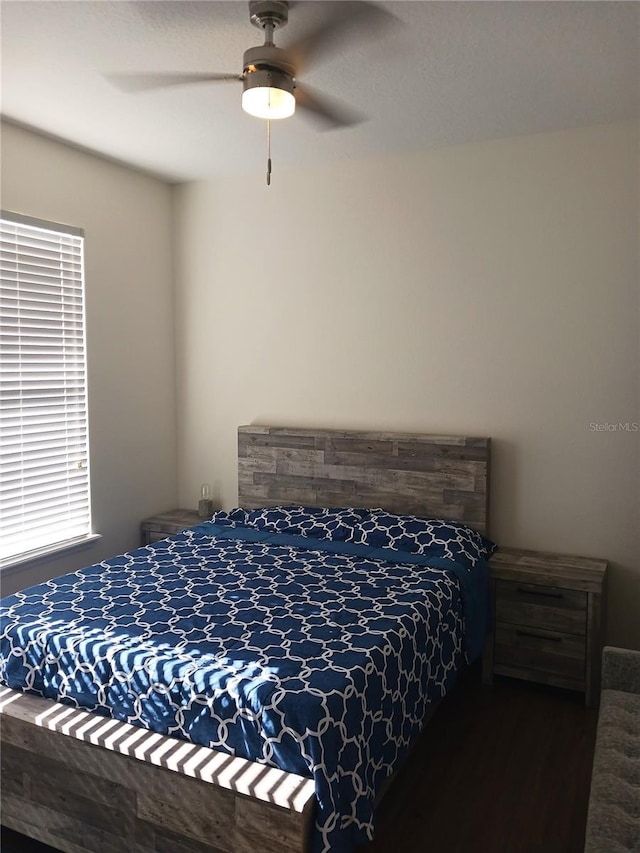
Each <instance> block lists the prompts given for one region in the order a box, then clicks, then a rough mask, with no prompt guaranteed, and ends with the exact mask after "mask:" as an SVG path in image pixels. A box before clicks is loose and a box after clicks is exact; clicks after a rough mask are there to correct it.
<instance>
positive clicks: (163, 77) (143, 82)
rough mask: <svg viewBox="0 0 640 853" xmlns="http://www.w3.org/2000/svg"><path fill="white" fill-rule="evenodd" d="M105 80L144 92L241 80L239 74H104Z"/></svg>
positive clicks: (124, 88)
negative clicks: (190, 84) (194, 84)
mask: <svg viewBox="0 0 640 853" xmlns="http://www.w3.org/2000/svg"><path fill="white" fill-rule="evenodd" d="M104 76H105V77H106V78H107V80H108V81H109V82H110V83H112V84H113V85H114V86H115V87H116V88H117V89H120V90H121V91H122V92H144V91H147V90H149V89H164V88H166V87H168V86H184V85H186V84H188V83H224V82H226V81H228V80H242V76H241V75H240V74H212V73H208V74H207V73H204V72H203V73H201V74H197V73H196V74H189V73H184V74H181V73H176V74H162V73H157V74H156V73H151V74H137V73H132V74H127V73H115V74H105V75H104Z"/></svg>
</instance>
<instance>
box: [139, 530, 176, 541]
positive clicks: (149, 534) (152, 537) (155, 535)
mask: <svg viewBox="0 0 640 853" xmlns="http://www.w3.org/2000/svg"><path fill="white" fill-rule="evenodd" d="M144 535H145V537H146V538H145V541H146V543H147V544H148V545H151V543H152V542H160V540H162V539H166V538H167V536H171V533H167V531H166V530H145V533H144Z"/></svg>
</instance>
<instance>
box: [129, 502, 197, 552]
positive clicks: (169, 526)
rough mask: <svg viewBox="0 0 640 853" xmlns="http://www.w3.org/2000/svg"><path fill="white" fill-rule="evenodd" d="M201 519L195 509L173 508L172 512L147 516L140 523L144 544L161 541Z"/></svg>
mask: <svg viewBox="0 0 640 853" xmlns="http://www.w3.org/2000/svg"><path fill="white" fill-rule="evenodd" d="M201 521H202V519H201V518H200V516H199V515H198V513H197V512H196V511H195V510H193V509H172V510H171V511H170V512H161V513H159V514H158V515H154V516H152V517H151V518H145V520H144V521H143V522H142V524H141V525H140V536H141V541H142V544H143V545H151V543H152V542H159V541H160V540H161V539H166V538H167V536H174V535H175V534H176V533H180V531H182V530H184V529H185V527H193V525H194V524H199V523H200V522H201Z"/></svg>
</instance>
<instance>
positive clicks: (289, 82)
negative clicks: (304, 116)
mask: <svg viewBox="0 0 640 853" xmlns="http://www.w3.org/2000/svg"><path fill="white" fill-rule="evenodd" d="M293 89H294V83H293V79H292V78H291V77H289V76H288V75H287V74H283V73H281V72H279V71H277V70H275V69H273V70H268V69H258V70H256V71H252V72H250V73H248V74H246V76H245V78H244V91H243V93H242V109H243V110H244V111H245V112H246V113H249V115H252V116H255V117H256V118H262V119H280V118H289V116H292V115H293V114H294V112H295V109H296V99H295V97H294V94H293Z"/></svg>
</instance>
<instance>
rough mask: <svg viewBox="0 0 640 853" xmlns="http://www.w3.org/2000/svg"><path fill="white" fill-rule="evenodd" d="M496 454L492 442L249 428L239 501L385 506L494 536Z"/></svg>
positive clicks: (241, 448)
mask: <svg viewBox="0 0 640 853" xmlns="http://www.w3.org/2000/svg"><path fill="white" fill-rule="evenodd" d="M490 456H491V439H490V438H471V437H468V436H449V435H444V436H443V435H425V434H421V433H418V434H412V433H395V432H357V431H353V430H330V429H289V428H285V427H265V426H241V427H239V428H238V503H239V505H240V506H242V507H245V508H246V509H255V508H257V507H262V506H277V505H285V504H300V505H304V506H360V507H378V506H379V507H383V508H384V509H386V510H388V511H389V512H397V513H409V514H412V515H419V516H423V517H428V518H446V519H449V520H453V521H462V522H464V523H465V524H468V525H469V526H470V527H473V528H475V529H476V530H479V531H480V532H481V533H485V534H486V533H488V529H489V462H490Z"/></svg>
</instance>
